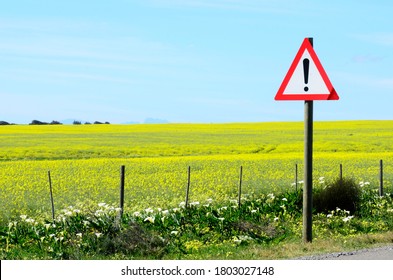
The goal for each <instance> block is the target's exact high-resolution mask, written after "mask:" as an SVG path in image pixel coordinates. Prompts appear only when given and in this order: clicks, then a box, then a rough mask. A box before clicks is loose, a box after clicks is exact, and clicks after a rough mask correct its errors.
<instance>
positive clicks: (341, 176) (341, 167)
mask: <svg viewBox="0 0 393 280" xmlns="http://www.w3.org/2000/svg"><path fill="white" fill-rule="evenodd" d="M342 180H343V165H342V163H340V181H342Z"/></svg>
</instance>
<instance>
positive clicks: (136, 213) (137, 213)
mask: <svg viewBox="0 0 393 280" xmlns="http://www.w3.org/2000/svg"><path fill="white" fill-rule="evenodd" d="M132 216H134V217H141V212H138V211H136V212H134V213H132Z"/></svg>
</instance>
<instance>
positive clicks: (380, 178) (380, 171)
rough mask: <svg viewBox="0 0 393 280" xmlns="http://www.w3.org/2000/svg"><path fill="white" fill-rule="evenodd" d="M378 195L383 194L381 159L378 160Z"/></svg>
mask: <svg viewBox="0 0 393 280" xmlns="http://www.w3.org/2000/svg"><path fill="white" fill-rule="evenodd" d="M379 196H383V161H382V159H381V160H380V161H379Z"/></svg>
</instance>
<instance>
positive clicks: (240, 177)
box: [238, 166, 243, 208]
mask: <svg viewBox="0 0 393 280" xmlns="http://www.w3.org/2000/svg"><path fill="white" fill-rule="evenodd" d="M242 181H243V166H240V176H239V194H238V206H239V208H240V205H241V198H242Z"/></svg>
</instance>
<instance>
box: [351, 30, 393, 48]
mask: <svg viewBox="0 0 393 280" xmlns="http://www.w3.org/2000/svg"><path fill="white" fill-rule="evenodd" d="M352 36H353V37H354V38H356V39H358V40H361V41H366V42H368V43H371V44H376V45H382V46H388V47H393V33H389V32H375V33H368V34H354V35H352Z"/></svg>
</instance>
